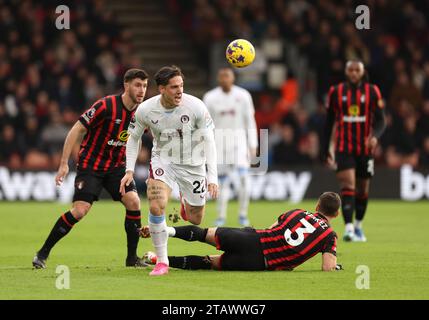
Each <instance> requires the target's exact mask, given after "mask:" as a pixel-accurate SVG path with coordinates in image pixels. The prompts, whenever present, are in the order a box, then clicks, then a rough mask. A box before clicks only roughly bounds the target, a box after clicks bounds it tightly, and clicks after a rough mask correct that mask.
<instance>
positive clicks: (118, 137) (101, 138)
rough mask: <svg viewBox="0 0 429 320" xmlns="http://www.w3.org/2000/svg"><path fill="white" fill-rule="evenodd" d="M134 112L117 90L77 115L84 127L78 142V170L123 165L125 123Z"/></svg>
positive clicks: (126, 138)
mask: <svg viewBox="0 0 429 320" xmlns="http://www.w3.org/2000/svg"><path fill="white" fill-rule="evenodd" d="M134 113H135V110H133V111H129V110H128V109H127V108H126V107H125V106H124V104H123V102H122V97H121V95H120V94H119V95H112V96H107V97H104V98H102V99H100V100H98V101H96V102H95V103H94V104H93V105H92V106H91V107H90V108H89V109H88V110H86V111H85V112H84V113H83V114H82V115H81V116H80V118H79V121H80V122H81V123H82V124H83V125H84V126H85V127H86V128H87V129H88V131H87V133H86V135H85V137H84V138H83V141H82V144H81V145H80V151H79V162H78V169H79V170H91V171H103V172H105V171H109V170H111V169H114V168H119V167H124V166H125V146H126V144H127V140H128V136H129V134H128V125H129V123H130V121H131V118H132V117H133V115H134Z"/></svg>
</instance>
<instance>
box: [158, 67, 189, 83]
mask: <svg viewBox="0 0 429 320" xmlns="http://www.w3.org/2000/svg"><path fill="white" fill-rule="evenodd" d="M177 76H181V77H182V79H185V77H184V76H183V73H182V70H180V68H179V67H177V66H175V65H172V66H167V67H162V68H161V69H159V70H158V72H157V73H156V74H155V82H156V85H157V86H166V85H167V84H168V81H170V79H171V78H174V77H177Z"/></svg>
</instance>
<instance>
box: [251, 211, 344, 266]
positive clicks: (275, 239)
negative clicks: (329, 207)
mask: <svg viewBox="0 0 429 320" xmlns="http://www.w3.org/2000/svg"><path fill="white" fill-rule="evenodd" d="M277 222H278V224H277V225H275V226H274V227H272V228H270V229H265V230H256V232H258V233H259V235H260V241H261V245H262V248H263V254H264V257H265V260H266V263H267V269H268V270H283V269H286V270H292V269H294V268H295V267H297V266H299V265H300V264H302V263H304V262H305V261H307V260H308V259H310V258H311V257H313V256H314V255H316V254H317V253H319V252H322V253H325V252H329V253H332V254H334V255H336V250H337V248H336V247H337V236H336V234H335V232H334V231H333V230H332V228H331V227H330V226H329V224H328V221H327V219H326V218H325V217H324V216H323V215H322V214H320V213H311V212H308V211H305V210H300V209H295V210H291V211H289V212H286V213H284V214H282V215H281V216H280V217H279V218H278V221H277Z"/></svg>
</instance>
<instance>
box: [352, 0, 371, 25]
mask: <svg viewBox="0 0 429 320" xmlns="http://www.w3.org/2000/svg"><path fill="white" fill-rule="evenodd" d="M355 13H356V14H359V16H358V17H357V18H356V21H355V26H356V29H358V30H369V29H371V25H370V11H369V7H368V6H366V5H363V4H361V5H359V6H357V7H356V9H355Z"/></svg>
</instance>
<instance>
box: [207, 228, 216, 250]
mask: <svg viewBox="0 0 429 320" xmlns="http://www.w3.org/2000/svg"><path fill="white" fill-rule="evenodd" d="M216 230H217V228H209V229H208V230H207V235H206V242H207V243H209V244H211V245H213V246H216Z"/></svg>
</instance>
